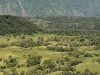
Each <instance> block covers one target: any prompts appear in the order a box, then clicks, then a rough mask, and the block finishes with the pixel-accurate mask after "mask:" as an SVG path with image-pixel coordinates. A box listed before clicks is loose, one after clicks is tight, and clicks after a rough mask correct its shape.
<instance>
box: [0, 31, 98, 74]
mask: <svg viewBox="0 0 100 75" xmlns="http://www.w3.org/2000/svg"><path fill="white" fill-rule="evenodd" d="M22 36H23V35H22ZM24 36H25V39H27V38H32V39H33V40H35V41H37V38H38V37H40V36H41V37H44V41H46V40H47V39H48V38H50V37H53V36H57V35H55V34H42V33H40V34H33V35H24ZM63 37H68V38H69V39H71V38H75V37H79V36H63ZM7 38H10V40H9V41H7ZM61 39H62V38H61ZM21 40H23V39H21V36H16V38H15V37H14V36H12V35H9V36H8V35H6V36H1V37H0V44H1V45H2V44H7V45H8V46H7V47H5V48H0V58H3V59H7V58H8V56H9V55H11V56H13V57H16V58H17V59H18V64H19V65H24V66H23V67H21V68H16V70H17V71H18V72H19V73H20V72H21V71H27V70H28V69H32V68H33V67H30V68H27V67H26V66H25V65H26V59H27V58H26V56H28V55H29V54H31V55H41V56H42V57H43V58H42V62H41V64H42V63H43V61H44V60H48V59H53V60H55V59H60V58H63V57H65V56H67V57H69V58H70V60H76V59H81V60H83V62H82V63H81V64H78V65H76V66H74V67H75V68H76V70H77V71H82V72H83V71H84V70H85V69H86V68H89V69H90V70H91V71H92V72H98V73H100V64H99V63H98V62H96V60H97V59H99V58H100V56H99V57H90V58H84V57H83V55H81V56H80V58H75V57H73V56H69V55H68V52H56V51H50V50H47V49H46V46H35V47H32V48H21V47H18V46H11V45H10V44H11V43H12V42H16V41H21ZM66 40H68V39H66ZM75 41H76V40H75ZM50 42H52V44H51V45H55V44H57V43H59V42H56V41H50ZM61 42H63V41H61ZM76 42H77V41H76ZM63 43H66V42H63ZM69 43H70V42H67V44H69ZM64 47H68V46H64ZM94 47H95V46H81V47H78V51H80V52H86V53H98V54H99V55H100V50H97V51H96V50H94ZM2 65H4V63H3V61H0V66H2ZM10 69H11V68H8V69H5V71H8V72H9V71H10ZM58 73H61V71H57V72H53V73H50V74H46V75H56V74H58ZM0 75H3V74H2V72H0Z"/></svg>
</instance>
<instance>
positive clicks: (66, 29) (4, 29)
mask: <svg viewBox="0 0 100 75" xmlns="http://www.w3.org/2000/svg"><path fill="white" fill-rule="evenodd" d="M37 32H45V33H61V34H62V33H65V34H68V35H80V34H87V35H90V34H93V33H94V34H99V35H100V33H99V32H100V18H99V17H98V18H97V17H66V16H58V17H33V18H29V17H26V18H24V17H18V16H10V15H2V16H0V34H1V35H5V34H21V33H23V34H33V33H37Z"/></svg>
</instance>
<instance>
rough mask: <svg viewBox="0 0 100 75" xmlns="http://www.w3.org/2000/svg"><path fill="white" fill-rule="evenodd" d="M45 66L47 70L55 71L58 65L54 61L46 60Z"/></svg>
mask: <svg viewBox="0 0 100 75" xmlns="http://www.w3.org/2000/svg"><path fill="white" fill-rule="evenodd" d="M43 64H44V66H45V68H46V69H47V68H49V69H53V68H55V67H56V64H55V62H54V61H53V60H45V61H44V62H43Z"/></svg>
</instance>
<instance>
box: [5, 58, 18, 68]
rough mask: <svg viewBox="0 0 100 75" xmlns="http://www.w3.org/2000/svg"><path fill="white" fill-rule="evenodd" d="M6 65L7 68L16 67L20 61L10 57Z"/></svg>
mask: <svg viewBox="0 0 100 75" xmlns="http://www.w3.org/2000/svg"><path fill="white" fill-rule="evenodd" d="M4 63H5V65H6V66H7V67H15V66H16V65H17V64H18V61H17V59H16V58H13V57H12V56H9V57H8V59H5V60H4Z"/></svg>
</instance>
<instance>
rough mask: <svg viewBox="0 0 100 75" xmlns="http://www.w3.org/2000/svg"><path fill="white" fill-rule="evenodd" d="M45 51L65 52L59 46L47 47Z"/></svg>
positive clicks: (64, 49)
mask: <svg viewBox="0 0 100 75" xmlns="http://www.w3.org/2000/svg"><path fill="white" fill-rule="evenodd" d="M47 49H48V50H53V51H57V52H66V51H67V49H66V48H63V47H59V46H47Z"/></svg>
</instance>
